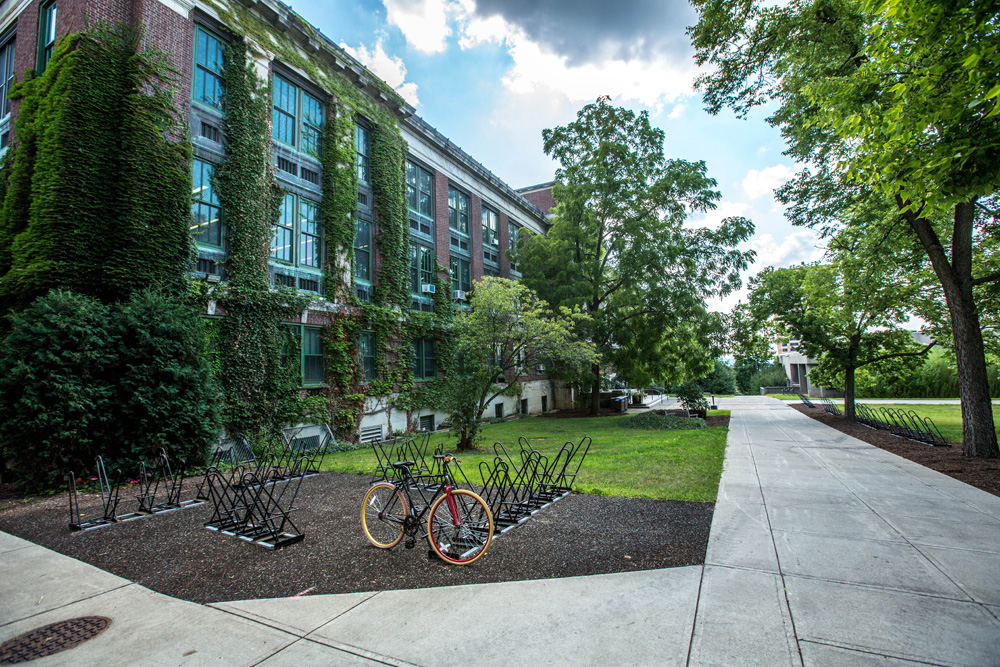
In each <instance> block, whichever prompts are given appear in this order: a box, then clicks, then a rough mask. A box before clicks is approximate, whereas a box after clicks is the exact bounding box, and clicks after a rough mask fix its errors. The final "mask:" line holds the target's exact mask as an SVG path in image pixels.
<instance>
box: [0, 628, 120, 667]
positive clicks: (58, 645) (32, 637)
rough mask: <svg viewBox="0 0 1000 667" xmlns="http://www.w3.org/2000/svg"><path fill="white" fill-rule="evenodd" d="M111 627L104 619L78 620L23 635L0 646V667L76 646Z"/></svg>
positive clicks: (37, 629)
mask: <svg viewBox="0 0 1000 667" xmlns="http://www.w3.org/2000/svg"><path fill="white" fill-rule="evenodd" d="M109 625H111V619H110V618H106V617H104V616H81V617H79V618H71V619H69V620H67V621H59V622H58V623H52V624H51V625H46V626H44V627H41V628H35V629H34V630H32V631H31V632H25V633H24V634H23V635H18V636H17V637H14V638H13V639H8V640H7V641H5V642H4V643H3V644H0V665H13V664H15V663H18V662H27V661H28V660H34V659H35V658H44V657H45V656H47V655H52V654H53V653H59V652H60V651H65V650H67V649H71V648H74V647H76V646H79V645H80V644H82V643H83V642H85V641H87V640H88V639H93V638H94V637H96V636H97V635H99V634H101V633H102V632H104V631H105V630H106V629H107V628H108V626H109Z"/></svg>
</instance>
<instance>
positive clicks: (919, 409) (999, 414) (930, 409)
mask: <svg viewBox="0 0 1000 667" xmlns="http://www.w3.org/2000/svg"><path fill="white" fill-rule="evenodd" d="M864 402H865V401H864V400H863V399H862V400H860V401H858V403H864ZM834 403H836V404H837V405H838V407H840V409H841V410H843V408H844V402H843V401H834ZM867 405H868V407H870V408H872V409H873V410H875V412H876V414H877V413H878V412H879V409H880V408H892V409H894V410H902V411H904V412H909V411H910V410H913V411H914V412H915V413H917V414H918V415H920V416H921V417H923V418H924V419H926V418H927V417H930V418H931V420H932V421H933V422H934V424H935V425H936V426H937V427H938V429H940V431H941V435H943V436H944V437H945V438H946V439H947V440H950V441H952V442H962V406H961V405H954V404H950V405H947V404H946V405H941V404H933V403H921V404H913V403H868V404H867ZM993 426H994V428H995V429H996V432H997V438H1000V405H994V406H993Z"/></svg>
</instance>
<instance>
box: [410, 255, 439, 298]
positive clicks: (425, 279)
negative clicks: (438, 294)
mask: <svg viewBox="0 0 1000 667" xmlns="http://www.w3.org/2000/svg"><path fill="white" fill-rule="evenodd" d="M433 284H434V251H433V250H431V249H430V248H428V247H427V246H422V245H417V244H415V243H411V244H410V291H411V292H413V293H414V294H417V295H424V294H425V292H424V290H423V286H424V285H433ZM426 296H431V294H429V293H426Z"/></svg>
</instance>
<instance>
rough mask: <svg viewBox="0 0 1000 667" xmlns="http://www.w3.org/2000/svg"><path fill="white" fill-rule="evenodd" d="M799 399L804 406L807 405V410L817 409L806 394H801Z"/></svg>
mask: <svg viewBox="0 0 1000 667" xmlns="http://www.w3.org/2000/svg"><path fill="white" fill-rule="evenodd" d="M799 398H800V399H801V400H802V404H803V405H805V406H806V407H807V408H815V407H816V405H815V404H813V402H812V401H810V400H809V397H808V396H806V395H805V394H799Z"/></svg>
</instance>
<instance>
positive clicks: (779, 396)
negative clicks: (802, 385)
mask: <svg viewBox="0 0 1000 667" xmlns="http://www.w3.org/2000/svg"><path fill="white" fill-rule="evenodd" d="M767 396H768V398H776V399H778V400H779V401H801V400H802V399H801V398H800V397H799V395H798V394H767Z"/></svg>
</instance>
